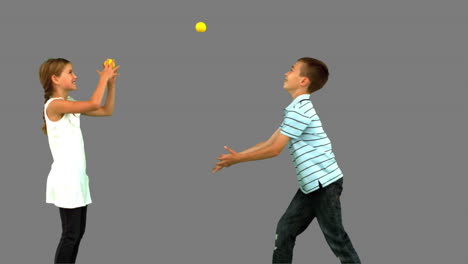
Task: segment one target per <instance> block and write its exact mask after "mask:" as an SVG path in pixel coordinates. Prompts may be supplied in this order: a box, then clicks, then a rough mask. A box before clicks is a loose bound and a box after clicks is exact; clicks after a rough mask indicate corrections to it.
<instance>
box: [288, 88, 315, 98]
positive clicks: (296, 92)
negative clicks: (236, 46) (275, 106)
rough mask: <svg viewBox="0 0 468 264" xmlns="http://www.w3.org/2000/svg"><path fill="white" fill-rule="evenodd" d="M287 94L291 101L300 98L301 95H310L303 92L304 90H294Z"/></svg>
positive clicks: (305, 91)
mask: <svg viewBox="0 0 468 264" xmlns="http://www.w3.org/2000/svg"><path fill="white" fill-rule="evenodd" d="M289 94H290V95H291V97H292V99H293V100H294V99H296V98H297V97H298V96H301V95H303V94H310V93H309V92H307V90H305V89H297V90H295V91H291V92H290V93H289Z"/></svg>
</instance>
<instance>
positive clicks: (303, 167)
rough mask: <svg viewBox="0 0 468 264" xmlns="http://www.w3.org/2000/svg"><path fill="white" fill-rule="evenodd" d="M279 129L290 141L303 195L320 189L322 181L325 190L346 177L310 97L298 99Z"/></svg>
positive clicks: (286, 111) (286, 112)
mask: <svg viewBox="0 0 468 264" xmlns="http://www.w3.org/2000/svg"><path fill="white" fill-rule="evenodd" d="M279 128H280V130H281V131H280V132H281V133H282V134H284V135H286V136H288V137H289V138H290V139H289V142H288V148H289V153H290V154H291V157H292V160H293V162H294V166H295V167H296V176H297V180H298V182H299V187H300V189H301V190H302V192H304V193H310V192H313V191H315V190H317V189H318V188H319V181H320V183H321V184H322V186H323V187H325V186H328V185H329V184H331V183H333V182H335V181H336V180H339V179H340V178H342V177H343V174H342V173H341V170H340V168H339V167H338V164H337V162H336V160H335V154H333V151H332V146H331V141H330V139H329V138H328V137H327V134H326V133H325V131H324V130H323V127H322V123H321V122H320V119H319V117H318V115H317V113H316V111H315V109H314V106H313V104H312V101H311V100H310V94H302V95H300V96H298V97H296V98H295V99H294V100H293V101H292V102H291V103H290V104H289V105H288V106H287V107H286V108H285V109H284V119H283V122H282V123H281V125H280V127H279Z"/></svg>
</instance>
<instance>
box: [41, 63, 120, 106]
mask: <svg viewBox="0 0 468 264" xmlns="http://www.w3.org/2000/svg"><path fill="white" fill-rule="evenodd" d="M119 67H120V66H117V67H115V68H112V67H111V66H110V65H107V66H105V67H104V69H103V71H102V72H99V71H98V73H99V75H100V78H99V81H98V84H97V86H96V90H95V91H94V93H93V94H92V96H91V98H90V99H89V101H68V100H54V101H52V102H51V103H50V105H49V107H48V110H49V109H50V110H51V111H53V112H54V113H56V114H64V113H85V112H89V111H95V110H97V109H99V108H100V105H101V101H102V97H103V96H104V90H105V89H106V84H107V81H108V80H109V79H110V78H113V77H114V76H116V75H117V73H116V71H117V69H118V68H119Z"/></svg>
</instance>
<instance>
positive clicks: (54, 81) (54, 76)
mask: <svg viewBox="0 0 468 264" xmlns="http://www.w3.org/2000/svg"><path fill="white" fill-rule="evenodd" d="M50 79H51V80H52V83H53V84H58V83H59V79H58V77H57V76H56V75H55V74H52V76H50Z"/></svg>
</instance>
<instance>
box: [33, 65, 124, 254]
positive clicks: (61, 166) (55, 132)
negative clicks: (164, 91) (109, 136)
mask: <svg viewBox="0 0 468 264" xmlns="http://www.w3.org/2000/svg"><path fill="white" fill-rule="evenodd" d="M119 67H120V66H117V67H115V68H112V67H111V66H110V65H105V66H104V68H103V70H102V71H97V73H98V74H99V77H100V78H99V81H98V84H97V86H96V90H95V91H94V93H93V94H92V95H91V97H90V98H89V100H88V101H76V100H74V99H73V98H72V97H70V96H69V95H68V93H69V92H71V91H75V90H76V89H77V86H76V79H77V76H76V75H75V73H74V71H73V65H72V64H71V62H70V61H68V60H66V59H63V58H55V59H48V60H47V61H45V62H44V63H42V65H41V66H40V68H39V80H40V82H41V84H42V87H43V88H44V99H45V100H44V109H43V119H44V125H43V127H42V131H43V133H44V134H46V135H47V137H48V141H49V147H50V151H51V153H52V157H53V160H54V162H53V164H52V166H51V170H50V172H49V175H48V177H47V187H46V203H51V204H54V205H55V206H57V207H58V208H59V211H60V219H61V221H62V235H61V239H60V242H59V244H58V247H57V251H56V254H55V261H54V263H75V261H76V256H77V254H78V247H79V244H80V241H81V238H82V237H83V234H84V231H85V227H86V211H87V206H88V204H90V203H91V202H92V201H91V196H90V192H89V179H88V175H87V174H86V158H85V152H84V144H83V136H82V134H81V128H80V115H81V114H84V115H88V116H110V115H112V113H113V111H114V100H115V79H116V76H118V75H119V74H118V73H117V70H118V69H119ZM106 87H107V89H108V90H107V98H106V102H105V104H104V106H101V101H102V99H103V96H104V91H105V89H106Z"/></svg>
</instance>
